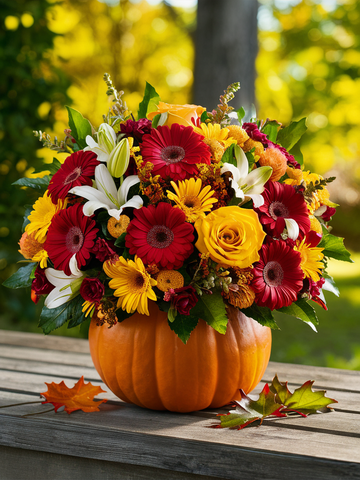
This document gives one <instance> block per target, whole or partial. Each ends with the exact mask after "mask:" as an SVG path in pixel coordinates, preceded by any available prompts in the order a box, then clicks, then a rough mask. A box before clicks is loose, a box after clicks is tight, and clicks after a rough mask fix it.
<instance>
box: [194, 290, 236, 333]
mask: <svg viewBox="0 0 360 480" xmlns="http://www.w3.org/2000/svg"><path fill="white" fill-rule="evenodd" d="M191 313H192V314H193V315H196V316H197V318H202V319H203V320H205V322H206V323H207V324H208V325H210V327H212V328H213V329H214V330H216V331H217V332H219V333H222V334H225V333H226V327H227V323H228V317H227V314H226V308H225V304H224V301H223V298H222V296H221V295H220V293H218V292H215V293H213V294H212V295H206V294H204V295H202V296H201V297H200V298H199V301H198V302H197V304H196V305H195V307H193V308H192V309H191Z"/></svg>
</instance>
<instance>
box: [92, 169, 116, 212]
mask: <svg viewBox="0 0 360 480" xmlns="http://www.w3.org/2000/svg"><path fill="white" fill-rule="evenodd" d="M95 183H96V186H97V188H98V190H99V191H100V192H102V193H103V194H104V195H105V196H106V197H107V199H108V202H107V203H109V202H111V204H112V205H111V206H112V207H116V206H118V205H117V188H116V185H115V182H114V179H113V178H112V176H111V175H110V172H109V170H108V169H107V168H106V166H105V165H103V164H101V165H98V166H97V167H96V168H95Z"/></svg>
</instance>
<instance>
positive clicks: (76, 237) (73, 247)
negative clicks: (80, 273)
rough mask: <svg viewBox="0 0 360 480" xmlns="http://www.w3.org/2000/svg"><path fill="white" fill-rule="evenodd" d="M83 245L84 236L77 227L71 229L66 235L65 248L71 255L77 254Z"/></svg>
mask: <svg viewBox="0 0 360 480" xmlns="http://www.w3.org/2000/svg"><path fill="white" fill-rule="evenodd" d="M83 243H84V234H83V232H82V231H81V229H80V228H79V227H71V228H70V230H69V231H68V233H67V235H66V248H67V249H68V251H69V252H71V253H77V252H78V251H79V250H80V249H81V247H82V246H83Z"/></svg>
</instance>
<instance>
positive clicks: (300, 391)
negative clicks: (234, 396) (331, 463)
mask: <svg viewBox="0 0 360 480" xmlns="http://www.w3.org/2000/svg"><path fill="white" fill-rule="evenodd" d="M313 383H314V382H312V381H308V382H305V383H304V384H303V385H302V386H301V387H300V388H297V389H296V390H295V391H294V393H291V392H290V390H289V389H288V386H287V382H285V383H282V382H280V381H279V379H278V377H277V375H275V377H274V379H273V381H272V383H271V385H270V387H269V385H268V384H267V383H266V384H265V386H264V388H263V390H262V392H261V393H260V395H259V398H258V399H257V400H253V399H251V398H250V397H249V396H247V395H246V394H245V393H244V392H243V391H242V390H240V394H241V400H240V401H237V400H236V401H234V402H233V403H232V405H233V406H235V407H236V408H235V410H230V412H229V413H228V414H220V415H218V416H219V417H221V419H220V424H216V425H212V426H213V427H214V428H237V429H238V430H241V429H242V428H244V427H246V426H247V425H249V424H251V423H253V422H256V421H259V422H260V425H261V423H262V422H263V419H264V418H266V417H287V416H288V413H290V414H291V413H294V412H295V413H298V414H299V415H302V416H303V417H306V416H307V415H309V414H312V413H326V412H329V411H330V410H331V409H330V408H329V407H328V405H330V404H331V403H337V401H336V400H333V399H331V398H328V397H325V393H326V392H325V391H324V390H321V391H317V392H314V391H313V390H312V389H311V387H312V385H313Z"/></svg>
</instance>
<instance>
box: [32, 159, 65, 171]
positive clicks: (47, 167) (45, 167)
mask: <svg viewBox="0 0 360 480" xmlns="http://www.w3.org/2000/svg"><path fill="white" fill-rule="evenodd" d="M60 167H61V163H60V162H59V160H58V159H57V158H55V157H53V161H52V163H45V164H44V165H43V166H42V167H40V168H37V169H36V170H35V171H34V172H32V173H41V172H43V171H46V170H49V172H50V173H51V175H54V174H55V173H56V172H57V171H58V170H59V168H60Z"/></svg>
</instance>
